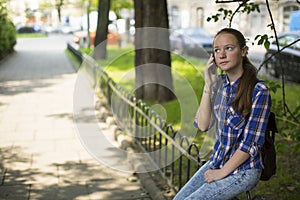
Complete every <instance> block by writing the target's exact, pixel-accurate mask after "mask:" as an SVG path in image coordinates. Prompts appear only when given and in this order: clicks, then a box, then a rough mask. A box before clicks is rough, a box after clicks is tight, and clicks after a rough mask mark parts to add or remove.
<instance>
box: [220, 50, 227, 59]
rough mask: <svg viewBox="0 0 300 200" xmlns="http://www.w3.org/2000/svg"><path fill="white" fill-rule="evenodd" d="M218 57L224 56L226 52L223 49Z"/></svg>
mask: <svg viewBox="0 0 300 200" xmlns="http://www.w3.org/2000/svg"><path fill="white" fill-rule="evenodd" d="M219 57H220V58H226V52H225V51H224V50H222V51H220V53H219Z"/></svg>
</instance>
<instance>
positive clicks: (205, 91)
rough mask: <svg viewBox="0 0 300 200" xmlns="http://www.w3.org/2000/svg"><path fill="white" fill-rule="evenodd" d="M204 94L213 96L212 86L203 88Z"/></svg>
mask: <svg viewBox="0 0 300 200" xmlns="http://www.w3.org/2000/svg"><path fill="white" fill-rule="evenodd" d="M203 93H204V94H211V91H210V86H208V85H205V86H204V88H203Z"/></svg>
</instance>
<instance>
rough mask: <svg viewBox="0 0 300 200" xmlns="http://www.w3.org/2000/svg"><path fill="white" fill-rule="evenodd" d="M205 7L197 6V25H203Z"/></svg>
mask: <svg viewBox="0 0 300 200" xmlns="http://www.w3.org/2000/svg"><path fill="white" fill-rule="evenodd" d="M203 15H204V14H203V8H200V7H198V8H197V22H196V23H197V26H198V27H203Z"/></svg>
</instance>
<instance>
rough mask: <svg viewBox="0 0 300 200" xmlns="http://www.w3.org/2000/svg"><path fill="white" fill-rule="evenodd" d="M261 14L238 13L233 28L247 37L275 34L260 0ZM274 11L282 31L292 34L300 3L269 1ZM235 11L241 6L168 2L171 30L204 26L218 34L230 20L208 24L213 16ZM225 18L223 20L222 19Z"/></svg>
mask: <svg viewBox="0 0 300 200" xmlns="http://www.w3.org/2000/svg"><path fill="white" fill-rule="evenodd" d="M253 2H255V3H258V4H259V5H260V6H259V9H260V12H252V13H250V14H249V15H247V14H245V13H238V14H237V15H236V16H235V17H234V20H233V23H232V27H233V28H238V29H239V30H241V31H243V32H244V33H245V34H246V35H247V36H250V37H251V36H255V35H257V34H263V33H272V31H271V30H270V28H269V27H267V25H268V24H270V23H271V20H270V17H269V13H268V9H267V6H266V3H265V1H262V0H256V1H253ZM269 5H270V10H271V12H272V16H273V19H274V22H275V25H276V30H277V31H278V32H285V31H289V21H290V14H291V12H292V11H294V10H300V4H299V1H297V0H269ZM221 7H223V8H226V9H231V10H235V9H236V8H237V7H238V3H216V1H199V0H185V1H182V0H168V10H169V21H170V28H172V29H177V28H185V27H202V28H204V29H206V30H208V31H209V32H210V33H212V34H215V33H216V32H217V31H218V30H219V29H220V28H222V27H228V24H229V21H228V20H222V19H220V20H218V21H217V22H214V21H213V20H211V21H209V22H208V21H207V18H208V17H209V16H212V15H215V14H216V13H217V12H218V9H219V8H221ZM220 18H222V17H220Z"/></svg>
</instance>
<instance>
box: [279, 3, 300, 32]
mask: <svg viewBox="0 0 300 200" xmlns="http://www.w3.org/2000/svg"><path fill="white" fill-rule="evenodd" d="M299 9H300V7H299V6H296V5H289V6H285V7H283V20H282V22H283V31H288V30H289V24H290V16H291V12H292V11H294V10H299Z"/></svg>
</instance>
